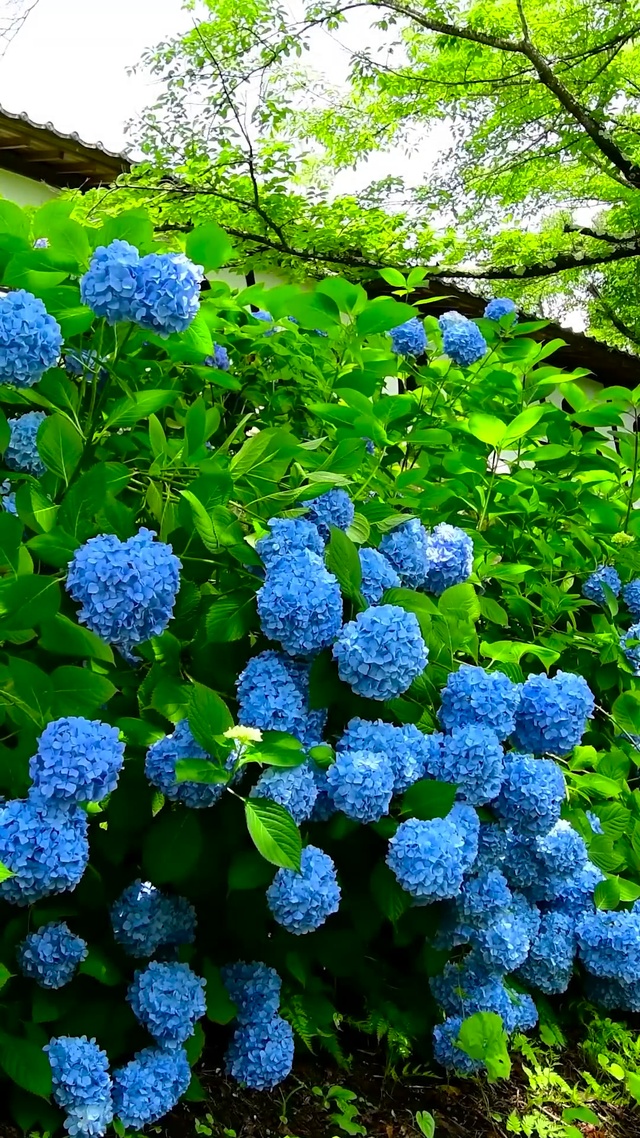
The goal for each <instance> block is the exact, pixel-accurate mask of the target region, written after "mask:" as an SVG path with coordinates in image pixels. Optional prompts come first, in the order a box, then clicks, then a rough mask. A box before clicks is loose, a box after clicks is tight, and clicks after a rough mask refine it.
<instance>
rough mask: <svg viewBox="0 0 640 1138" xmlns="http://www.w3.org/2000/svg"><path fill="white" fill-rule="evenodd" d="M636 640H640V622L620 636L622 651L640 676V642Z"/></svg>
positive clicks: (635, 672)
mask: <svg viewBox="0 0 640 1138" xmlns="http://www.w3.org/2000/svg"><path fill="white" fill-rule="evenodd" d="M634 640H640V623H638V624H632V625H631V628H630V629H629V630H628V631H627V632H625V634H624V636H621V637H620V647H621V648H622V651H623V652H624V654H625V656H626V657H627V660H628V661H629V663H630V664H631V667H632V669H633V671H634V674H635V675H636V676H640V644H633V643H632V642H633V641H634Z"/></svg>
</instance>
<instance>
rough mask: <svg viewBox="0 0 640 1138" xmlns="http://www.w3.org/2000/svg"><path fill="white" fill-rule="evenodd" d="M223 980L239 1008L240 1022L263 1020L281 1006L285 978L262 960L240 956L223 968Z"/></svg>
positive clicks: (270, 1016)
mask: <svg viewBox="0 0 640 1138" xmlns="http://www.w3.org/2000/svg"><path fill="white" fill-rule="evenodd" d="M221 974H222V982H223V984H224V986H225V988H226V989H227V992H228V993H229V996H230V998H231V1000H232V1001H233V1003H234V1004H235V1005H236V1008H237V1020H238V1023H264V1022H266V1021H268V1020H270V1019H272V1018H273V1016H274V1015H276V1014H277V1012H278V1008H279V1007H280V990H281V988H282V980H281V979H280V977H279V976H278V973H277V972H276V970H275V968H269V967H268V965H267V964H262V962H261V961H253V963H251V964H247V963H246V962H245V961H244V960H238V961H236V963H235V964H227V965H226V967H225V968H223V969H222V971H221Z"/></svg>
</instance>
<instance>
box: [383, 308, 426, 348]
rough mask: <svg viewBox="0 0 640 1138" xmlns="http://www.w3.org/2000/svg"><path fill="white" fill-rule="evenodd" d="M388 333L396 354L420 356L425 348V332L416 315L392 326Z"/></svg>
mask: <svg viewBox="0 0 640 1138" xmlns="http://www.w3.org/2000/svg"><path fill="white" fill-rule="evenodd" d="M389 335H390V336H391V344H392V347H393V350H394V352H395V353H396V355H397V356H421V355H423V354H424V352H426V350H427V334H426V332H425V330H424V324H423V323H422V320H420V319H419V318H418V317H417V316H412V317H411V319H410V320H407V321H406V322H405V323H404V324H398V325H397V327H396V328H392V329H391V331H390V333H389Z"/></svg>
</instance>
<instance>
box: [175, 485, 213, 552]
mask: <svg viewBox="0 0 640 1138" xmlns="http://www.w3.org/2000/svg"><path fill="white" fill-rule="evenodd" d="M180 494H181V496H182V497H183V498H184V500H185V502H187V503H188V505H189V507H190V509H191V516H192V518H193V525H194V527H195V530H196V533H197V534H198V537H199V538H200V540H201V542H202V544H203V545H204V547H205V549H208V550H209V552H210V553H216V552H217V551H218V550H219V549H220V542H219V540H218V535H217V533H216V531H215V529H214V526H213V522H212V520H211V518H210V516H209V511H208V510H207V508H206V506H203V504H202V502H201V501H200V499H199V498H198V497H197V495H196V494H194V493H193V492H192V491H191V490H181V491H180Z"/></svg>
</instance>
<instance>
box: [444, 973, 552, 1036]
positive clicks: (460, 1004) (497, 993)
mask: <svg viewBox="0 0 640 1138" xmlns="http://www.w3.org/2000/svg"><path fill="white" fill-rule="evenodd" d="M429 985H430V987H431V991H432V992H433V995H434V997H435V999H436V1000H437V1001H438V1003H439V1004H440V1006H441V1007H442V1009H443V1011H444V1012H445V1013H446V1015H448V1016H460V1017H461V1018H462V1019H466V1018H467V1017H468V1016H471V1015H474V1014H475V1012H494V1013H495V1014H496V1015H499V1016H501V1017H502V1023H503V1025H504V1029H505V1031H507V1032H509V1033H510V1032H512V1031H515V1030H516V1029H519V1030H523V1029H522V1028H521V1027H520V1022H521V1021H522V1020H523V1018H524V1015H525V1014H527V1015H528V1011H529V1009H528V1008H525V1006H524V1005H523V995H522V994H521V993H519V992H514V991H511V990H510V989H508V988H507V987H506V986H505V984H504V982H503V979H502V977H501V976H500V975H497V974H496V973H493V972H490V971H488V969H487V968H486V967H485V966H484V965H483V964H482V962H481V961H480V960H479V959H478V958H476V957H475V955H474V954H473V953H471V955H470V956H467V957H465V959H464V960H463V961H462V962H460V963H454V962H453V961H449V963H448V964H446V965H445V968H444V972H442V973H441V974H440V975H439V976H432V977H431V979H430V981H429ZM536 1018H537V1016H536ZM534 1023H535V1020H534ZM532 1026H533V1025H532Z"/></svg>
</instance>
